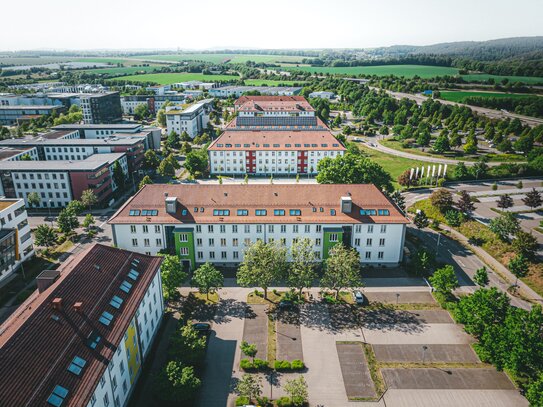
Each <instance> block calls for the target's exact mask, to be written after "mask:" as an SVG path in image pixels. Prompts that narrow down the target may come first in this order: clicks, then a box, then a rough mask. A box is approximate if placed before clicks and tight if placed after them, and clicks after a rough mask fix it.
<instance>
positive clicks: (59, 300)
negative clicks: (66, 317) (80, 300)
mask: <svg viewBox="0 0 543 407" xmlns="http://www.w3.org/2000/svg"><path fill="white" fill-rule="evenodd" d="M51 305H52V306H53V309H56V310H59V309H61V308H62V298H60V297H56V298H54V299H53V301H51Z"/></svg>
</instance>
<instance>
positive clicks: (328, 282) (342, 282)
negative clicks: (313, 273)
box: [321, 243, 362, 299]
mask: <svg viewBox="0 0 543 407" xmlns="http://www.w3.org/2000/svg"><path fill="white" fill-rule="evenodd" d="M361 285H362V281H361V279H360V257H359V254H358V251H356V250H354V249H352V248H346V247H345V246H343V244H342V243H337V244H336V245H335V246H334V247H332V248H331V249H330V251H329V253H328V258H327V259H326V261H325V267H324V275H323V277H322V279H321V286H322V287H325V288H329V289H330V290H334V291H335V292H336V299H337V298H338V297H339V292H340V291H341V289H343V288H352V287H360V286H361Z"/></svg>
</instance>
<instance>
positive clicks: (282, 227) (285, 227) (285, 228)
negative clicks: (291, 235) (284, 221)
mask: <svg viewBox="0 0 543 407" xmlns="http://www.w3.org/2000/svg"><path fill="white" fill-rule="evenodd" d="M281 233H287V225H281Z"/></svg>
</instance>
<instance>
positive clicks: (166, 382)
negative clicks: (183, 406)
mask: <svg viewBox="0 0 543 407" xmlns="http://www.w3.org/2000/svg"><path fill="white" fill-rule="evenodd" d="M161 376H162V377H164V379H163V380H160V379H159V380H160V383H161V385H160V391H159V392H158V393H159V397H160V398H162V399H165V400H166V401H168V402H170V403H173V404H177V405H179V404H180V403H183V402H184V401H186V400H190V399H192V398H193V397H194V395H195V394H196V392H197V390H198V388H199V387H200V386H201V384H202V382H201V380H200V379H199V378H198V377H197V376H196V374H195V372H194V367H192V366H185V365H183V363H181V362H178V361H175V360H172V361H170V362H168V364H167V365H166V367H165V368H164V371H163V373H162V375H161Z"/></svg>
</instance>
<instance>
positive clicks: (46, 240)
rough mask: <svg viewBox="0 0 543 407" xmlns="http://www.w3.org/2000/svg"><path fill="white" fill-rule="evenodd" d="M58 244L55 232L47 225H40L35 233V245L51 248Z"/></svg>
mask: <svg viewBox="0 0 543 407" xmlns="http://www.w3.org/2000/svg"><path fill="white" fill-rule="evenodd" d="M56 242H57V235H56V233H55V230H54V229H53V228H52V227H50V226H48V225H45V224H41V225H38V227H37V228H36V230H35V231H34V243H36V245H38V246H44V247H51V246H54V245H55V244H56Z"/></svg>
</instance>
